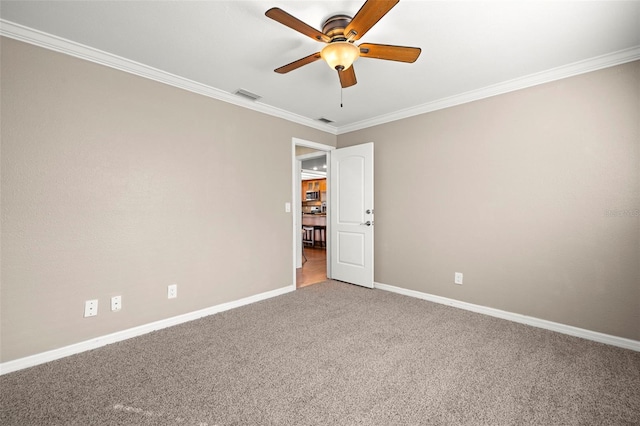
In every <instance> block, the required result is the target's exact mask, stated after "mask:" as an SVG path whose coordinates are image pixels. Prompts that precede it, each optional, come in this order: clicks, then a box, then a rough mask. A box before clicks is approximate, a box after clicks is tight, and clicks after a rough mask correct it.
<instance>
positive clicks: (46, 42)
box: [0, 19, 640, 135]
mask: <svg viewBox="0 0 640 426" xmlns="http://www.w3.org/2000/svg"><path fill="white" fill-rule="evenodd" d="M0 35H2V36H5V37H9V38H12V39H15V40H19V41H23V42H25V43H29V44H33V45H36V46H39V47H43V48H45V49H49V50H54V51H56V52H60V53H64V54H67V55H70V56H74V57H76V58H80V59H84V60H87V61H90V62H94V63H97V64H100V65H105V66H108V67H111V68H114V69H117V70H120V71H124V72H128V73H130V74H134V75H137V76H140V77H144V78H148V79H150V80H154V81H157V82H159V83H164V84H168V85H170V86H174V87H177V88H180V89H183V90H188V91H190V92H194V93H198V94H200V95H203V96H207V97H210V98H213V99H217V100H220V101H223V102H227V103H230V104H233V105H237V106H240V107H244V108H248V109H251V110H254V111H258V112H262V113H264V114H268V115H271V116H274V117H278V118H282V119H284V120H288V121H291V122H294V123H298V124H301V125H303V126H307V127H311V128H314V129H317V130H321V131H324V132H327V133H330V134H333V135H341V134H344V133H348V132H353V131H356V130H361V129H366V128H368V127H373V126H377V125H380V124H385V123H389V122H392V121H396V120H401V119H404V118H409V117H413V116H416V115H420V114H425V113H428V112H433V111H437V110H440V109H445V108H449V107H452V106H456V105H461V104H465V103H468V102H473V101H477V100H480V99H485V98H489V97H492V96H496V95H501V94H504V93H508V92H513V91H516V90H520V89H525V88H527V87H532V86H537V85H539V84H544V83H549V82H552V81H555V80H560V79H563V78H567V77H572V76H576V75H579V74H584V73H587V72H591V71H597V70H599V69H603V68H608V67H612V66H615V65H621V64H624V63H627V62H631V61H635V60H638V59H640V46H634V47H631V48H628V49H624V50H620V51H617V52H612V53H609V54H606V55H602V56H597V57H595V58H590V59H586V60H583V61H579V62H575V63H572V64H568V65H564V66H561V67H557V68H553V69H550V70H546V71H542V72H539V73H535V74H530V75H527V76H524V77H519V78H516V79H513V80H508V81H504V82H501V83H498V84H494V85H491V86H487V87H484V88H481V89H477V90H472V91H469V92H465V93H461V94H458V95H454V96H450V97H447V98H443V99H438V100H436V101H433V102H428V103H425V104H421V105H417V106H415V107H411V108H406V109H402V110H399V111H394V112H392V113H390V114H384V115H380V116H377V117H373V118H370V119H366V120H361V121H358V122H356V123H352V124H348V125H344V126H339V127H336V126H331V125H328V124H325V123H321V122H318V121H317V120H313V119H310V118H307V117H303V116H301V115H298V114H294V113H291V112H289V111H285V110H283V109H280V108H276V107H272V106H269V105H266V104H264V103H261V102H257V101H256V102H253V101H249V100H247V99H244V98H240V97H238V96H236V95H234V94H231V93H228V92H225V91H222V90H220V89H216V88H214V87H211V86H207V85H204V84H202V83H198V82H196V81H193V80H189V79H186V78H183V77H180V76H177V75H175V74H171V73H168V72H165V71H162V70H159V69H157V68H153V67H150V66H147V65H144V64H141V63H139V62H135V61H132V60H129V59H126V58H123V57H120V56H117V55H112V54H110V53H107V52H103V51H101V50H98V49H94V48H92V47H89V46H85V45H83V44H80V43H76V42H73V41H70V40H67V39H64V38H61V37H57V36H54V35H51V34H47V33H45V32H42V31H38V30H34V29H32V28H29V27H25V26H23V25H20V24H16V23H13V22H11V21H7V20H4V19H0Z"/></svg>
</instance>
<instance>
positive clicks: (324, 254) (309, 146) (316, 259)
mask: <svg viewBox="0 0 640 426" xmlns="http://www.w3.org/2000/svg"><path fill="white" fill-rule="evenodd" d="M334 149H335V148H333V147H331V146H328V145H323V144H319V143H316V142H311V141H306V140H302V139H297V138H293V139H292V163H293V167H292V170H293V176H292V179H293V183H294V184H293V196H292V200H293V208H292V213H293V215H294V220H293V224H294V232H293V235H294V242H293V247H294V259H293V261H294V262H293V263H294V270H293V279H294V283H295V287H296V288H301V287H305V286H308V285H311V284H315V283H318V282H322V281H325V280H326V279H327V277H330V276H331V275H330V262H328V260H329V259H330V258H331V257H330V256H331V253H330V248H329V244H328V236H329V208H328V203H329V191H328V187H329V185H328V183H329V167H330V166H329V161H330V152H331V151H332V150H334ZM314 169H315V170H314ZM307 186H311V189H309V188H307ZM307 190H309V191H307ZM307 192H311V194H309V200H307V197H306V196H304V197H303V193H304V194H306V193H307ZM315 192H317V194H315ZM316 197H317V198H316ZM305 230H306V233H305ZM305 235H306V236H305Z"/></svg>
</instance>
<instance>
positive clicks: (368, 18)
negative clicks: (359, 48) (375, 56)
mask: <svg viewBox="0 0 640 426" xmlns="http://www.w3.org/2000/svg"><path fill="white" fill-rule="evenodd" d="M399 1H400V0H367V1H366V2H365V3H364V4H363V5H362V7H361V8H360V10H359V11H358V13H356V16H354V17H353V19H352V20H351V22H350V23H349V25H347V27H346V28H345V29H344V36H345V37H346V38H348V39H349V40H358V39H359V38H360V37H362V36H363V35H364V34H365V33H366V32H367V31H369V30H370V29H371V27H373V26H374V25H375V24H376V22H378V21H379V20H380V18H382V17H383V16H384V15H386V14H387V12H388V11H390V10H391V9H392V8H393V6H395V5H396V4H398V2H399Z"/></svg>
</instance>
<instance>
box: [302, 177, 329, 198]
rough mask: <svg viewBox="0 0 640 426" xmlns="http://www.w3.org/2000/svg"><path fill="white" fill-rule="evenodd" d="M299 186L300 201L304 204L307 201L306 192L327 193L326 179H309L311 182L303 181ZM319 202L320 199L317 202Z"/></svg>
mask: <svg viewBox="0 0 640 426" xmlns="http://www.w3.org/2000/svg"><path fill="white" fill-rule="evenodd" d="M300 186H301V190H302V193H301V199H302V202H305V200H306V199H307V191H316V192H326V191H327V180H326V179H311V180H303V181H302V185H300ZM317 201H318V202H320V199H318V200H317Z"/></svg>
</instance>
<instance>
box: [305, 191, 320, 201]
mask: <svg viewBox="0 0 640 426" xmlns="http://www.w3.org/2000/svg"><path fill="white" fill-rule="evenodd" d="M306 195H307V196H306V198H305V200H306V201H315V200H319V199H320V192H319V191H307V194H306Z"/></svg>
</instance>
